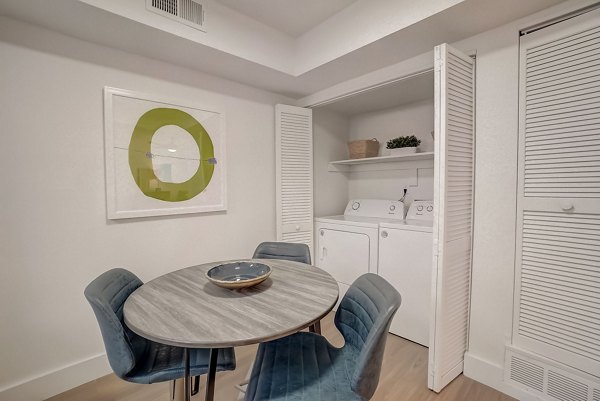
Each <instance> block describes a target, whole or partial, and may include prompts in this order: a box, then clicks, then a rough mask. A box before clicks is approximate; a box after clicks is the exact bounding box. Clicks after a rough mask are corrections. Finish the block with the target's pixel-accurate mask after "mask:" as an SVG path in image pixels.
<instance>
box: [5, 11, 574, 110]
mask: <svg viewBox="0 0 600 401" xmlns="http://www.w3.org/2000/svg"><path fill="white" fill-rule="evenodd" d="M205 1H206V2H207V3H208V4H210V2H211V1H212V2H213V4H214V5H215V6H218V7H210V8H209V11H210V12H211V14H210V15H209V17H210V23H211V25H210V26H209V29H208V31H207V33H203V32H200V31H198V30H196V29H193V28H190V27H188V26H186V25H183V24H181V23H176V22H174V21H173V20H171V19H168V18H164V17H163V16H160V15H157V14H155V13H152V12H148V11H147V10H146V8H145V0H127V1H122V0H52V1H47V0H27V1H23V0H0V15H4V16H7V17H9V18H11V19H14V20H19V21H23V22H25V23H28V24H33V25H36V26H38V27H40V29H49V30H52V31H56V32H59V33H61V34H64V35H67V36H70V37H73V38H77V39H81V40H84V41H87V42H91V43H94V44H97V45H101V46H106V47H109V48H113V49H117V50H120V51H124V52H127V53H130V54H134V55H139V56H143V57H149V58H153V59H157V60H160V61H164V62H166V63H169V64H170V65H176V66H181V67H184V68H188V69H191V70H195V71H199V72H203V73H207V74H211V75H213V76H217V77H221V78H224V79H228V80H231V81H235V82H239V83H242V84H245V85H250V86H253V87H256V88H260V89H264V90H267V91H271V92H274V93H279V94H282V95H285V96H288V97H290V98H293V99H301V98H303V97H306V96H309V95H312V94H315V93H318V92H319V91H324V90H326V89H328V88H331V87H333V86H335V85H337V84H343V83H344V82H346V81H348V80H352V79H360V77H362V76H365V75H367V74H371V73H375V72H376V71H379V70H384V69H386V68H389V67H390V66H393V65H395V64H398V63H401V62H403V61H406V60H408V59H411V58H413V57H415V56H419V55H424V54H426V53H428V52H431V51H432V49H433V47H434V46H435V45H438V44H440V43H444V42H447V43H455V42H458V41H460V40H462V39H465V38H469V37H472V36H474V35H477V34H478V33H481V32H485V31H487V30H490V29H493V28H495V27H497V26H500V25H503V24H505V23H508V22H510V21H514V20H516V19H518V18H521V17H524V16H527V15H529V14H532V13H534V12H537V11H540V10H543V9H545V8H548V7H550V6H553V5H555V4H558V3H560V2H562V1H564V0H527V1H523V0H503V1H497V0H420V1H419V2H414V1H413V0H302V1H298V0H205ZM214 1H218V3H214ZM320 3H325V4H320ZM299 4H302V5H303V6H304V8H306V12H304V9H303V10H302V11H299V7H300V6H299ZM251 5H256V7H255V8H253V7H250V6H251ZM284 6H285V7H284ZM219 7H220V8H221V9H219ZM230 7H235V8H237V10H238V11H236V10H234V9H232V8H230ZM247 8H250V9H251V11H250V10H248V9H247ZM331 13H333V14H331ZM255 14H260V16H258V15H255ZM300 16H301V17H300ZM255 18H260V21H257V20H256V19H255ZM323 18H326V19H325V20H323ZM294 20H298V21H299V22H301V24H300V25H299V26H302V28H300V27H299V26H297V27H295V28H293V29H297V31H295V32H299V31H301V30H302V29H309V31H306V32H305V33H303V34H302V35H301V36H300V37H298V38H295V39H294V38H292V37H291V36H289V35H288V34H285V33H283V32H281V31H279V30H278V29H283V28H274V27H269V26H268V25H266V24H272V25H275V22H273V21H279V22H280V25H290V26H291V25H293V23H292V22H290V21H294ZM279 22H277V23H279ZM315 23H317V24H318V25H316V26H313V27H312V28H309V26H310V25H311V24H315ZM359 25H360V29H358V28H357V27H358V26H359ZM515 34H516V33H515ZM9 36H11V35H9ZM2 40H13V41H15V43H23V41H26V38H19V37H18V35H17V34H14V35H12V36H11V37H3V38H2ZM157 44H160V45H159V46H157ZM26 45H27V46H33V47H36V48H38V49H39V50H42V51H49V52H55V51H59V50H58V49H57V45H56V44H53V43H49V42H48V41H38V42H35V43H32V42H29V43H27V44H26ZM60 51H61V52H63V53H64V56H66V57H73V58H78V59H82V60H83V61H90V60H89V59H86V57H88V56H87V55H88V54H90V52H93V50H92V49H90V50H89V51H88V52H80V51H77V50H76V47H75V48H74V49H70V48H69V46H66V45H65V46H62V47H61V49H60ZM90 57H91V58H92V59H93V60H92V62H95V61H94V60H95V59H96V58H95V57H94V56H93V55H91V56H89V57H88V58H90ZM299 66H300V67H299ZM115 67H116V68H122V67H119V66H118V65H115ZM348 107H350V106H348Z"/></svg>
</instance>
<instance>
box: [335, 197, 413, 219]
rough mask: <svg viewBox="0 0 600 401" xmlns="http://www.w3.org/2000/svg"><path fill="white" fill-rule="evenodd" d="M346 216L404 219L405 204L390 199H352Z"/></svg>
mask: <svg viewBox="0 0 600 401" xmlns="http://www.w3.org/2000/svg"><path fill="white" fill-rule="evenodd" d="M344 216H355V217H378V218H385V219H399V220H402V219H404V203H402V202H400V201H397V200H388V199H352V200H350V202H348V205H347V206H346V210H345V211H344Z"/></svg>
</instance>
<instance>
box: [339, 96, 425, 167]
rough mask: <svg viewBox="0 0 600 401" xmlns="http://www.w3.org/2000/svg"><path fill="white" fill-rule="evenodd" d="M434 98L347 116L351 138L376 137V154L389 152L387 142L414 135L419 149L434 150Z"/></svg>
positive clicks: (386, 154)
mask: <svg viewBox="0 0 600 401" xmlns="http://www.w3.org/2000/svg"><path fill="white" fill-rule="evenodd" d="M432 132H433V98H431V99H430V100H424V101H421V102H415V103H410V104H406V105H402V106H399V107H394V108H391V109H385V110H378V111H374V112H371V113H364V114H358V115H355V116H352V117H351V118H350V140H355V139H370V138H373V137H375V138H377V140H378V141H379V156H388V155H389V154H390V151H389V149H386V147H385V145H386V142H387V141H388V140H390V139H392V138H396V137H399V136H405V135H414V136H416V137H417V138H419V139H420V140H421V145H419V151H420V152H433V137H432V136H431V133H432Z"/></svg>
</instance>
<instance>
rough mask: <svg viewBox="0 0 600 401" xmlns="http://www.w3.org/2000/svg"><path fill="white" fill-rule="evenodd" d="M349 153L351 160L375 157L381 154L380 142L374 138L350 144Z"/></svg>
mask: <svg viewBox="0 0 600 401" xmlns="http://www.w3.org/2000/svg"><path fill="white" fill-rule="evenodd" d="M348 152H349V153H350V158H351V159H364V158H365V157H375V156H377V154H378V153H379V141H378V140H377V139H376V138H373V139H367V140H358V141H352V142H349V143H348Z"/></svg>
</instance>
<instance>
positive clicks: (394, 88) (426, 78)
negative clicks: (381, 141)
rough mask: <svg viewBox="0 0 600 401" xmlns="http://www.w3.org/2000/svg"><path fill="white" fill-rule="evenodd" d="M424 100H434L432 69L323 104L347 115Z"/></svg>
mask: <svg viewBox="0 0 600 401" xmlns="http://www.w3.org/2000/svg"><path fill="white" fill-rule="evenodd" d="M424 100H431V101H432V102H433V71H432V70H430V71H426V72H424V73H421V74H417V75H415V76H412V77H408V78H405V79H401V80H398V81H396V82H393V83H387V84H385V85H382V86H380V87H378V88H373V89H370V90H367V91H364V92H360V93H357V94H354V95H352V96H347V97H344V98H343V99H337V100H335V101H334V102H331V103H328V104H325V105H323V106H324V107H325V108H327V109H329V110H333V111H336V112H338V113H341V114H344V115H346V116H353V115H356V114H363V113H370V112H373V111H379V110H383V109H390V108H394V107H399V106H402V105H405V104H409V103H416V102H420V101H424Z"/></svg>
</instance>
